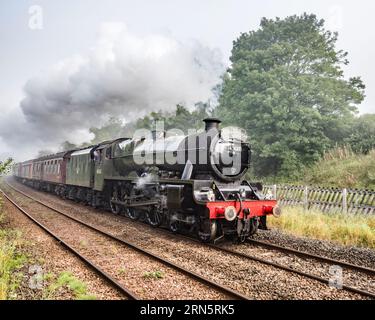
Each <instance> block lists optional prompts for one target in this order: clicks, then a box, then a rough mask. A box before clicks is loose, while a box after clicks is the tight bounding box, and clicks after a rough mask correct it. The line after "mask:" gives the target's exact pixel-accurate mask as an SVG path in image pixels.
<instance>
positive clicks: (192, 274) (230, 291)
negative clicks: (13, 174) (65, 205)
mask: <svg viewBox="0 0 375 320" xmlns="http://www.w3.org/2000/svg"><path fill="white" fill-rule="evenodd" d="M5 183H6V184H7V185H8V186H9V187H10V188H11V189H13V190H15V191H16V192H18V193H20V194H22V195H23V196H25V197H27V198H29V199H31V200H33V201H35V202H37V203H39V204H40V205H42V206H44V207H46V208H48V209H50V210H52V211H54V212H56V213H58V214H60V215H62V216H65V217H66V218H68V219H70V220H72V221H75V222H77V223H79V224H81V225H83V226H85V227H87V228H89V229H91V230H93V231H96V232H98V233H100V234H102V235H104V236H106V237H108V238H110V239H112V240H115V241H117V242H119V243H121V244H123V245H126V246H128V247H129V248H131V249H134V250H136V251H138V252H140V253H142V254H144V255H146V256H148V257H150V258H152V259H154V260H157V261H159V262H161V263H163V264H165V265H167V266H169V267H171V268H173V269H175V270H177V271H179V272H181V273H184V274H186V275H188V276H190V277H192V278H195V279H196V280H198V281H200V282H202V283H203V284H206V285H208V286H211V287H213V288H215V289H217V290H219V291H221V292H223V293H225V294H227V295H229V296H232V297H234V298H237V299H241V300H250V297H248V296H246V295H244V294H242V293H240V292H238V291H236V290H233V289H231V288H229V287H227V286H223V285H220V284H218V283H216V282H214V281H212V280H210V279H208V278H206V277H203V276H201V275H200V274H198V273H196V272H194V271H190V270H188V269H186V268H184V267H181V266H179V265H177V264H175V263H174V262H172V261H170V260H168V259H165V258H162V257H160V256H158V255H156V254H154V253H152V252H151V251H148V250H146V249H142V248H141V247H139V246H137V245H136V244H134V243H131V242H129V241H126V240H124V239H121V238H119V237H117V236H115V235H113V234H111V233H108V232H106V231H104V230H101V229H99V228H97V227H95V226H93V225H91V224H89V223H86V222H84V221H82V220H81V219H77V218H75V217H72V216H71V215H69V214H67V213H65V212H62V211H60V210H58V209H56V208H54V207H52V206H50V205H48V204H46V203H44V202H43V201H40V200H38V199H36V198H34V197H32V196H30V195H28V194H26V193H24V192H23V191H21V190H19V189H17V188H15V187H13V186H12V185H10V184H9V183H8V182H5Z"/></svg>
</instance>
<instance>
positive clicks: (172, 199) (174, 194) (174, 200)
mask: <svg viewBox="0 0 375 320" xmlns="http://www.w3.org/2000/svg"><path fill="white" fill-rule="evenodd" d="M183 189H184V186H181V185H180V186H175V185H168V186H167V203H168V208H170V209H180V208H181V203H182V200H183Z"/></svg>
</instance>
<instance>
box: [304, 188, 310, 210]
mask: <svg viewBox="0 0 375 320" xmlns="http://www.w3.org/2000/svg"><path fill="white" fill-rule="evenodd" d="M303 206H304V208H305V210H307V209H308V208H309V187H308V186H306V187H305V190H304V192H303Z"/></svg>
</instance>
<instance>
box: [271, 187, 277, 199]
mask: <svg viewBox="0 0 375 320" xmlns="http://www.w3.org/2000/svg"><path fill="white" fill-rule="evenodd" d="M272 195H273V198H274V199H275V200H277V185H276V184H274V185H273V186H272Z"/></svg>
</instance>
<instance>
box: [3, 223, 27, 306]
mask: <svg viewBox="0 0 375 320" xmlns="http://www.w3.org/2000/svg"><path fill="white" fill-rule="evenodd" d="M19 239H20V234H19V233H18V232H14V231H12V230H6V229H0V300H7V299H11V298H12V297H13V296H14V295H15V291H16V290H17V288H18V286H19V283H20V277H19V275H20V272H19V271H18V270H20V269H21V268H22V267H23V266H24V265H25V263H26V262H27V256H26V255H25V254H23V253H22V252H20V250H19Z"/></svg>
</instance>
